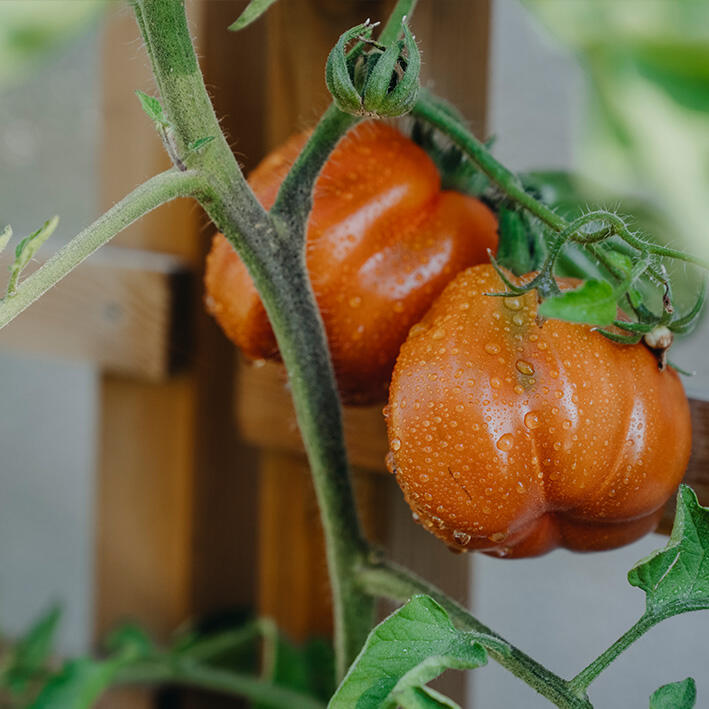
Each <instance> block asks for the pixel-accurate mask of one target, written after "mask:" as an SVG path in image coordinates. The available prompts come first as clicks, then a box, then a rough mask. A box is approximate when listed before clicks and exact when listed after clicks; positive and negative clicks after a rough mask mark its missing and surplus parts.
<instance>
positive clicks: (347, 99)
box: [325, 21, 421, 118]
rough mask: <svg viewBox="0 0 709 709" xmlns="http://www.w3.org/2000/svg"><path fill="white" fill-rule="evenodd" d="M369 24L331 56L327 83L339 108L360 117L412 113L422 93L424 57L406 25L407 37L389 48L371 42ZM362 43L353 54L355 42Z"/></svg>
mask: <svg viewBox="0 0 709 709" xmlns="http://www.w3.org/2000/svg"><path fill="white" fill-rule="evenodd" d="M373 27H374V25H371V24H370V23H369V21H367V22H365V23H364V24H362V25H358V26H357V27H353V28H352V29H350V30H348V31H347V32H345V33H343V34H342V35H341V36H340V39H339V40H338V41H337V44H336V45H335V46H334V48H333V49H332V51H331V52H330V56H329V57H328V60H327V65H326V68H325V80H326V82H327V87H328V89H329V91H330V93H331V94H332V97H333V100H334V101H335V105H336V106H337V107H338V108H339V109H340V110H341V111H344V112H345V113H351V114H353V115H356V116H371V117H382V118H383V117H394V116H401V115H403V114H405V113H408V112H409V111H410V110H411V108H412V107H413V105H414V103H415V102H416V97H417V96H418V90H419V71H420V69H421V56H420V54H419V51H418V47H417V46H416V40H415V39H414V36H413V35H412V34H411V31H410V30H409V28H408V27H407V25H406V24H404V25H403V31H404V37H403V39H400V40H397V41H395V42H393V43H392V44H390V45H389V46H388V47H384V46H383V45H380V44H378V43H377V42H375V41H373V40H372V39H370V34H371V31H372V28H373ZM355 39H357V40H358V42H357V44H355V46H354V47H352V48H351V49H350V50H349V51H348V50H347V46H348V45H349V44H350V42H352V41H353V40H355Z"/></svg>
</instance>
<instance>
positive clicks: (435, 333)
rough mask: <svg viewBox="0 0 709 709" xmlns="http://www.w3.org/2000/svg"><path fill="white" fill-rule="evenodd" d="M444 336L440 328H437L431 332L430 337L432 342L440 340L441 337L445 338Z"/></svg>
mask: <svg viewBox="0 0 709 709" xmlns="http://www.w3.org/2000/svg"><path fill="white" fill-rule="evenodd" d="M445 334H446V333H445V332H444V331H443V330H441V328H437V329H436V330H434V331H433V334H432V335H431V337H432V338H433V339H434V340H442V339H443V337H444V336H445Z"/></svg>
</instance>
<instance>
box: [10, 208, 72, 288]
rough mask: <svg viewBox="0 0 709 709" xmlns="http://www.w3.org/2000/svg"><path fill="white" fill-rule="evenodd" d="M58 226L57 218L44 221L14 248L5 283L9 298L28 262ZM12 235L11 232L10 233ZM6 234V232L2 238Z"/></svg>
mask: <svg viewBox="0 0 709 709" xmlns="http://www.w3.org/2000/svg"><path fill="white" fill-rule="evenodd" d="M57 224H59V217H52V218H51V219H49V220H48V221H46V222H45V223H44V224H43V225H42V226H41V227H40V228H39V229H37V231H35V232H33V233H32V234H30V235H29V236H26V237H25V238H24V239H22V240H21V241H20V243H19V244H17V246H16V247H15V259H14V261H13V262H12V264H10V278H9V280H8V283H7V295H8V296H11V295H13V294H14V293H15V291H16V290H17V284H18V282H19V279H20V276H21V275H22V272H23V271H24V270H25V268H27V265H28V264H29V262H30V261H31V260H32V259H33V258H34V256H35V254H36V253H37V252H38V251H39V250H40V248H41V247H42V244H44V242H45V241H47V239H48V238H49V237H50V236H51V235H52V234H53V233H54V230H55V229H56V228H57ZM10 233H12V232H10ZM5 234H7V230H6V231H5V233H4V234H3V236H4V235H5Z"/></svg>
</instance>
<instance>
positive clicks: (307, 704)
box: [115, 660, 325, 709]
mask: <svg viewBox="0 0 709 709" xmlns="http://www.w3.org/2000/svg"><path fill="white" fill-rule="evenodd" d="M165 683H169V684H173V685H180V686H184V687H192V688H195V689H204V690H210V691H214V692H219V693H220V694H228V695H233V696H236V697H245V698H247V699H249V700H251V701H253V702H259V703H263V704H267V705H268V706H269V707H271V706H272V707H283V709H295V707H297V708H298V709H325V705H324V704H323V703H322V702H320V701H318V700H317V699H313V697H311V696H309V695H307V694H302V693H301V692H298V691H295V690H292V689H288V688H286V687H280V686H278V685H275V684H272V683H270V682H265V681H263V680H260V679H257V678H256V677H253V676H251V675H246V674H242V673H240V672H232V671H231V670H220V669H215V668H212V667H205V666H203V665H198V664H193V663H188V662H179V661H178V662H175V661H170V660H145V661H143V662H139V663H136V664H131V665H128V666H126V667H125V668H124V669H122V670H120V671H119V673H118V675H117V677H116V679H115V684H117V685H144V684H165Z"/></svg>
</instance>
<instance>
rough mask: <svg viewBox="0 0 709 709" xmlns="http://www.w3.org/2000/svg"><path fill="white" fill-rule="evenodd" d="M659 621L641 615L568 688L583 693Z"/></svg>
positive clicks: (570, 682) (659, 619) (653, 617)
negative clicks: (622, 653)
mask: <svg viewBox="0 0 709 709" xmlns="http://www.w3.org/2000/svg"><path fill="white" fill-rule="evenodd" d="M661 620H662V618H661V617H656V616H652V615H648V614H645V615H643V616H642V617H641V618H640V620H638V622H637V623H635V625H633V626H632V627H630V628H628V630H627V631H626V632H625V633H623V635H621V636H620V638H618V640H616V641H615V642H614V643H613V644H612V645H611V646H610V647H609V648H608V649H607V650H606V651H605V652H603V653H602V654H601V655H599V656H598V657H597V658H596V659H595V660H594V661H593V662H592V663H591V664H590V665H588V667H585V668H584V669H583V670H581V672H579V673H578V674H577V675H576V677H574V678H573V679H572V680H569V687H571V689H572V690H573V691H574V692H576V693H577V694H578V693H581V692H585V691H586V689H587V688H588V686H589V685H590V684H591V682H593V680H594V679H596V677H598V675H599V674H601V672H603V670H605V669H606V667H608V665H610V663H611V662H613V660H615V659H616V657H618V655H620V653H621V652H623V651H624V650H627V649H628V648H629V647H630V646H631V645H632V644H633V643H634V642H635V641H636V640H637V639H638V638H639V637H640V636H641V635H644V634H645V633H646V632H647V631H648V630H650V628H652V627H654V626H655V625H657V623H659V622H660V621H661Z"/></svg>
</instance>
